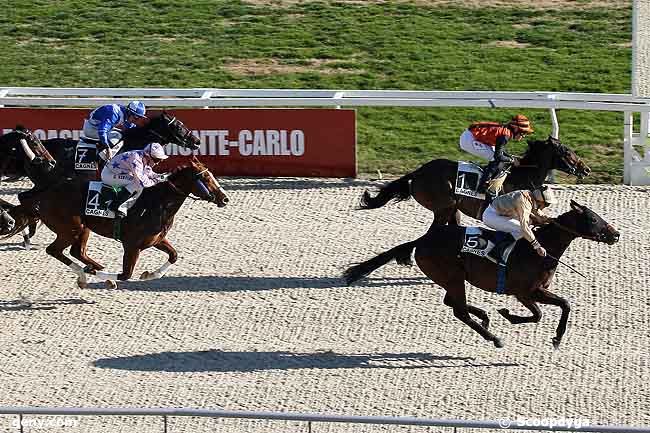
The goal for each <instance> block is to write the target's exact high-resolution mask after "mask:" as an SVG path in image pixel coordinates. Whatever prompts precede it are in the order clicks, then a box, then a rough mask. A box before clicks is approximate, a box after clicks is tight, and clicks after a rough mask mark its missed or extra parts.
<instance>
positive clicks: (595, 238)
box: [551, 219, 612, 242]
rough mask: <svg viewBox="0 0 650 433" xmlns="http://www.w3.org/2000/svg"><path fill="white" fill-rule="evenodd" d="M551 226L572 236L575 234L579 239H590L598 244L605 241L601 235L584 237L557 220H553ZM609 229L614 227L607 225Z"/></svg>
mask: <svg viewBox="0 0 650 433" xmlns="http://www.w3.org/2000/svg"><path fill="white" fill-rule="evenodd" d="M551 224H553V225H555V226H557V227H558V228H560V229H562V230H564V231H565V232H568V233H571V234H573V235H575V236H577V237H579V238H582V239H588V240H590V241H596V242H599V241H601V240H602V239H603V236H602V235H601V234H597V235H595V236H587V235H584V234H582V233H578V232H577V231H576V230H574V229H572V228H571V227H567V226H565V225H563V224H560V223H559V222H557V220H556V219H552V220H551ZM607 228H609V229H611V228H612V226H611V225H610V224H607Z"/></svg>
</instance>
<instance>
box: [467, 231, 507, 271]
mask: <svg viewBox="0 0 650 433" xmlns="http://www.w3.org/2000/svg"><path fill="white" fill-rule="evenodd" d="M515 244H516V242H515V239H514V237H513V236H512V235H511V234H510V233H505V232H498V231H495V230H491V229H486V228H483V227H465V234H464V236H463V244H462V246H461V250H460V252H461V253H468V254H474V255H477V256H479V257H484V258H486V259H488V260H490V261H491V262H493V263H496V264H500V265H503V266H505V265H506V264H507V263H508V258H509V257H510V253H511V252H512V250H513V249H514V247H515Z"/></svg>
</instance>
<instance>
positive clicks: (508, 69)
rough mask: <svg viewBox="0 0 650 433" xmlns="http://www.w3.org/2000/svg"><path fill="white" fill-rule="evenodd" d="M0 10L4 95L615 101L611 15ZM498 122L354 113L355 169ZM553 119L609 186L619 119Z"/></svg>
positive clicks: (618, 38) (424, 152)
mask: <svg viewBox="0 0 650 433" xmlns="http://www.w3.org/2000/svg"><path fill="white" fill-rule="evenodd" d="M4 4H5V7H4V10H3V13H2V14H0V45H1V46H2V47H3V61H2V62H0V85H5V86H51V87H68V86H74V87H180V88H187V87H222V88H314V89H315V88H323V89H402V90H504V91H505V90H519V91H567V92H600V93H629V92H630V69H631V66H630V60H631V49H630V48H629V42H630V41H631V10H626V9H602V8H601V9H591V10H589V9H586V10H560V11H551V10H542V11H540V10H527V9H525V8H523V9H522V8H518V9H516V10H514V9H503V8H499V9H497V8H494V7H489V8H485V9H478V10H466V9H461V8H456V7H453V8H452V7H439V6H437V7H422V6H413V5H408V4H382V5H377V4H375V5H372V4H366V5H358V4H340V3H336V2H303V3H300V4H295V5H291V6H288V7H255V6H252V5H248V4H246V3H243V2H241V1H201V0H199V1H176V2H162V1H149V2H142V1H138V2H136V1H130V0H127V1H120V2H119V3H116V4H119V7H111V6H106V5H105V4H104V2H99V1H95V0H89V1H84V2H81V1H71V0H60V1H57V2H50V1H36V2H34V1H29V2H28V1H19V0H9V1H8V2H5V3H4ZM630 9H631V8H630ZM498 41H509V43H507V44H499V43H497V42H498ZM513 46H514V47H513ZM269 59H273V60H275V61H277V62H279V64H280V65H286V66H287V68H286V70H285V71H279V72H278V71H276V72H274V73H270V74H263V73H260V74H253V75H240V74H237V73H235V72H232V71H230V70H229V69H228V68H227V67H226V65H227V64H229V63H237V62H243V61H246V60H256V61H258V62H259V61H261V62H264V61H265V60H266V61H268V60H269ZM314 59H319V60H327V61H326V62H320V63H316V64H315V63H314ZM519 111H522V112H524V113H525V114H527V115H530V117H531V118H532V120H533V122H534V124H535V126H536V129H537V131H538V132H537V133H536V134H535V136H533V137H534V138H535V137H538V138H544V137H546V135H548V133H549V131H550V127H551V125H550V119H549V116H548V113H547V111H545V110H524V109H522V110H519ZM514 113H515V111H514V110H483V109H451V108H439V109H438V108H435V109H415V108H360V109H358V142H359V168H360V170H361V171H362V172H374V171H375V170H377V169H379V170H381V171H382V172H385V173H394V174H399V173H404V172H406V171H409V170H411V169H413V168H415V167H417V166H419V165H420V164H422V163H424V162H426V161H428V160H430V159H433V158H437V157H449V158H461V157H467V155H463V154H461V152H460V151H459V150H458V145H457V140H458V136H459V135H460V133H461V132H462V130H463V129H464V128H465V127H466V126H467V125H468V124H469V123H470V122H471V121H474V120H498V121H500V120H505V119H507V118H508V117H509V116H510V115H511V114H514ZM558 117H559V120H560V137H561V139H562V140H563V142H565V143H566V144H568V145H569V146H570V147H572V148H574V149H576V150H577V151H578V153H579V155H580V156H582V157H583V159H585V160H586V161H587V163H588V164H589V165H590V166H591V167H592V169H593V174H592V176H590V178H588V179H587V181H589V182H610V183H620V182H621V180H622V171H623V156H622V155H623V147H622V136H623V116H622V114H618V113H606V112H595V111H593V112H587V111H571V110H564V111H559V112H558ZM521 148H522V144H517V145H515V146H513V147H512V149H513V150H518V151H520V150H521Z"/></svg>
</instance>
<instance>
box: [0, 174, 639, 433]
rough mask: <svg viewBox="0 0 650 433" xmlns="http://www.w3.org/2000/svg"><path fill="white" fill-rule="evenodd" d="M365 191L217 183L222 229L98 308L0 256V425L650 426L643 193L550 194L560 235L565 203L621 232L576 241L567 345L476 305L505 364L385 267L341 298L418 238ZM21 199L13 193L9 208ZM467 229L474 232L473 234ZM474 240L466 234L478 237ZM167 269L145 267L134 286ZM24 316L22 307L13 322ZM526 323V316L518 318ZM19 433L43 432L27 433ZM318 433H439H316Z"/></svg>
mask: <svg viewBox="0 0 650 433" xmlns="http://www.w3.org/2000/svg"><path fill="white" fill-rule="evenodd" d="M379 184H380V183H379V182H372V181H362V180H322V179H225V180H223V181H222V185H223V186H224V188H225V189H226V190H227V191H228V192H229V194H230V204H229V205H228V206H227V207H226V208H223V209H219V208H217V207H216V206H215V205H210V204H208V203H205V202H194V201H189V200H188V201H187V202H186V204H185V205H184V207H183V208H182V209H181V211H180V213H179V214H178V215H177V219H176V223H175V226H174V228H173V230H172V232H171V234H170V236H169V238H170V240H171V242H172V244H173V245H174V246H175V247H176V248H177V250H178V252H179V256H180V258H179V262H178V263H177V264H176V265H175V266H173V267H172V268H171V269H170V270H169V272H168V274H167V276H166V277H164V278H163V279H160V280H156V281H148V282H139V281H133V282H128V283H120V284H119V287H118V289H117V290H108V289H106V288H105V286H104V284H103V283H102V282H99V281H95V282H93V283H92V284H91V285H90V288H89V289H86V290H81V289H79V288H77V287H76V285H75V281H76V277H75V276H74V275H73V274H72V272H71V271H70V270H69V269H68V268H66V267H65V266H64V265H63V264H61V263H59V262H58V261H56V260H55V259H53V258H51V257H49V256H48V255H47V254H46V253H45V251H44V249H43V248H44V246H46V245H47V244H48V243H49V242H51V241H52V240H53V234H52V233H51V232H49V230H48V229H47V228H45V227H41V228H39V231H38V233H37V235H36V237H35V242H37V243H38V244H39V246H40V249H39V250H36V251H21V250H20V249H19V245H18V243H19V241H20V238H19V237H15V238H12V239H10V240H5V241H2V242H1V244H0V263H1V264H2V268H1V269H2V270H1V272H2V285H1V289H2V296H1V297H0V329H3V332H2V333H1V334H0V345H1V347H2V349H0V372H1V375H0V390H1V392H0V405H2V406H23V405H24V406H78V407H188V408H203V409H229V410H257V411H291V412H310V413H328V414H340V415H381V416H384V415H385V416H417V417H423V418H465V419H491V420H494V419H499V418H509V419H517V418H519V417H529V418H530V417H537V418H574V419H583V420H588V421H589V422H590V423H593V424H596V423H603V424H633V425H648V424H650V413H649V410H650V409H649V408H648V401H650V354H649V352H648V347H649V346H650V332H649V331H648V330H649V329H650V314H649V313H648V311H649V309H650V289H649V288H650V270H649V269H648V257H649V255H650V249H649V247H648V245H650V234H649V229H650V210H649V205H650V188H648V187H645V188H644V187H625V186H571V187H568V186H567V187H556V189H555V192H556V193H557V195H558V199H559V200H560V204H559V205H557V206H556V208H555V209H552V211H551V213H552V214H553V215H557V214H559V213H561V212H564V211H566V210H568V206H569V204H568V202H569V199H575V200H577V201H578V202H580V203H582V204H586V205H588V206H589V207H590V208H592V209H593V210H595V211H596V212H597V213H599V214H600V215H601V216H602V217H603V218H605V219H606V220H607V221H609V222H610V223H611V224H612V225H614V226H615V227H616V228H617V229H618V230H619V231H620V232H621V240H620V242H619V243H618V244H616V245H613V246H607V245H605V244H596V243H594V242H591V241H587V240H581V239H578V240H576V241H574V243H573V244H572V245H571V247H570V248H569V250H568V252H567V254H565V256H564V257H563V260H565V261H566V262H567V263H569V264H571V265H573V266H575V267H576V268H577V269H578V270H580V271H581V272H583V273H585V274H586V275H587V276H588V278H587V279H584V278H582V277H580V276H579V275H577V274H575V273H572V272H571V270H569V269H567V268H564V267H560V268H558V272H557V274H556V279H555V282H554V284H553V286H552V290H553V291H554V292H555V293H557V294H559V295H561V296H564V297H566V298H567V299H569V301H570V304H571V306H572V312H571V316H570V319H569V329H568V332H567V335H566V336H565V339H564V341H563V343H562V346H561V348H560V349H559V350H557V351H556V350H553V348H552V345H551V338H552V337H553V336H554V335H555V327H556V325H557V321H558V319H559V309H556V308H553V307H542V309H543V311H544V317H543V319H542V321H541V322H540V323H539V324H536V325H535V324H533V325H530V324H528V325H519V326H515V325H511V324H509V323H507V322H506V321H505V319H503V318H501V316H499V315H498V314H497V313H496V310H497V309H498V308H502V307H508V308H510V310H511V311H513V312H518V313H524V312H525V310H524V309H523V307H521V306H519V305H518V304H517V302H516V301H515V300H514V299H511V298H509V297H504V296H498V295H494V294H484V293H483V292H481V291H479V290H477V289H470V290H469V292H468V294H469V300H470V302H472V303H474V304H476V305H478V306H480V307H483V308H485V309H486V310H487V311H488V313H489V314H490V318H491V319H492V322H491V325H490V326H491V329H493V330H494V332H495V333H496V335H497V336H499V337H502V338H503V339H504V342H505V344H506V346H505V348H503V349H500V350H499V349H495V348H494V346H493V345H492V344H491V343H488V342H485V341H483V340H482V339H481V338H480V337H479V335H478V334H476V333H475V332H473V331H472V330H471V329H469V327H467V326H465V325H463V324H462V323H461V322H460V321H458V320H457V319H455V318H454V317H453V315H452V312H451V309H449V308H448V307H445V306H444V305H443V304H442V302H441V301H442V295H443V290H442V289H441V288H439V287H437V286H435V285H434V284H432V283H431V282H430V281H429V280H428V279H427V278H426V277H425V276H424V275H423V274H422V273H421V272H420V271H419V270H418V268H417V267H412V268H404V267H399V266H397V265H396V264H394V263H391V264H389V265H387V266H385V267H383V268H381V269H379V270H378V271H377V272H376V273H374V274H372V275H371V277H370V278H368V279H366V280H363V281H361V282H360V283H359V284H358V285H356V286H354V287H346V286H345V285H344V283H343V281H342V280H341V279H340V278H339V276H340V274H341V272H342V271H343V270H344V269H345V268H346V267H347V266H348V265H349V264H350V263H352V262H359V261H362V260H365V259H367V258H370V257H371V256H374V255H375V254H377V253H380V252H382V251H384V250H386V249H388V248H391V247H393V246H396V245H398V244H399V243H402V242H406V241H409V240H412V239H415V238H417V237H419V236H420V235H421V234H423V233H424V232H425V231H426V229H427V228H428V225H429V223H430V221H431V220H432V217H431V215H430V214H429V212H428V211H427V210H425V209H424V208H421V207H419V205H418V204H417V203H415V202H414V201H412V200H411V201H408V202H403V203H399V204H391V205H389V206H387V207H385V208H382V209H378V210H373V211H357V210H354V208H355V206H356V204H357V201H358V198H359V196H360V195H361V193H362V191H363V190H364V188H368V187H369V188H376V187H377V186H378V185H379ZM26 185H27V184H26V183H24V184H11V186H8V185H7V184H5V185H3V187H2V194H1V197H2V198H5V199H8V200H10V201H14V202H15V195H14V194H15V193H16V192H17V191H19V190H22V189H23V188H24V187H25V186H26ZM466 222H467V223H471V220H469V219H468V220H467V221H466ZM474 224H475V222H474ZM89 252H90V256H91V257H93V258H94V259H96V260H98V261H99V262H101V263H103V264H105V265H106V266H107V270H108V271H111V272H117V271H119V270H120V268H121V249H120V246H119V244H118V243H116V242H115V241H112V240H107V239H102V238H99V237H98V236H96V235H93V236H92V237H91V240H90V247H89ZM165 261H166V257H165V256H164V255H163V254H162V253H160V252H158V251H155V250H150V251H146V252H144V254H143V255H142V256H141V261H140V263H139V265H138V267H137V269H136V275H140V273H141V272H142V271H144V270H149V271H152V270H154V269H155V268H157V267H159V266H160V265H161V264H162V263H164V262H165ZM26 302H30V304H27V303H26ZM526 313H527V312H526ZM76 420H77V424H76V425H75V426H74V427H69V428H65V429H58V430H57V429H52V430H49V431H63V430H65V431H66V432H96V433H98V432H101V433H103V432H111V433H113V432H134V431H137V432H159V431H162V430H161V429H162V421H161V420H160V418H133V417H132V418H112V417H89V418H78V419H76ZM14 421H15V418H14V417H8V416H0V431H10V429H11V431H17V430H16V429H12V427H11V426H12V422H14ZM169 428H170V430H169V431H176V432H180V431H193V432H204V431H205V432H207V431H210V432H213V431H214V432H226V431H227V432H253V431H254V432H271V431H275V432H277V431H282V432H294V431H295V432H304V431H307V430H306V425H304V424H300V423H292V422H279V421H278V422H265V421H254V420H234V419H230V420H229V419H226V420H213V419H197V418H193V419H181V418H173V419H171V420H170V425H169ZM25 431H28V432H29V431H37V430H34V429H32V430H30V429H26V430H25ZM313 431H317V432H335V431H336V432H353V431H354V432H366V431H367V432H376V431H399V432H402V431H442V430H436V429H433V428H432V429H429V430H427V429H423V428H417V427H412V428H406V427H403V428H399V427H381V426H374V427H373V426H352V425H348V424H341V425H335V424H318V425H314V426H313Z"/></svg>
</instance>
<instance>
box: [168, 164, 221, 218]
mask: <svg viewBox="0 0 650 433" xmlns="http://www.w3.org/2000/svg"><path fill="white" fill-rule="evenodd" d="M168 180H169V182H171V183H172V185H174V186H175V187H176V188H177V189H179V190H180V191H182V192H183V193H184V194H186V195H190V194H192V195H195V196H197V197H198V198H199V199H201V200H205V201H208V202H210V203H215V204H216V205H217V206H219V207H224V206H225V205H226V204H228V201H229V199H228V196H227V195H226V192H225V191H224V190H223V188H221V185H219V182H218V181H217V179H216V178H215V177H214V176H213V175H212V173H211V172H210V170H208V168H207V167H206V166H205V165H203V163H201V162H200V161H199V160H198V159H197V158H196V157H195V156H193V157H192V159H191V160H190V164H189V165H188V166H184V167H181V168H179V169H177V170H176V171H175V172H174V173H173V174H172V175H171V176H170V177H169V179H168Z"/></svg>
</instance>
